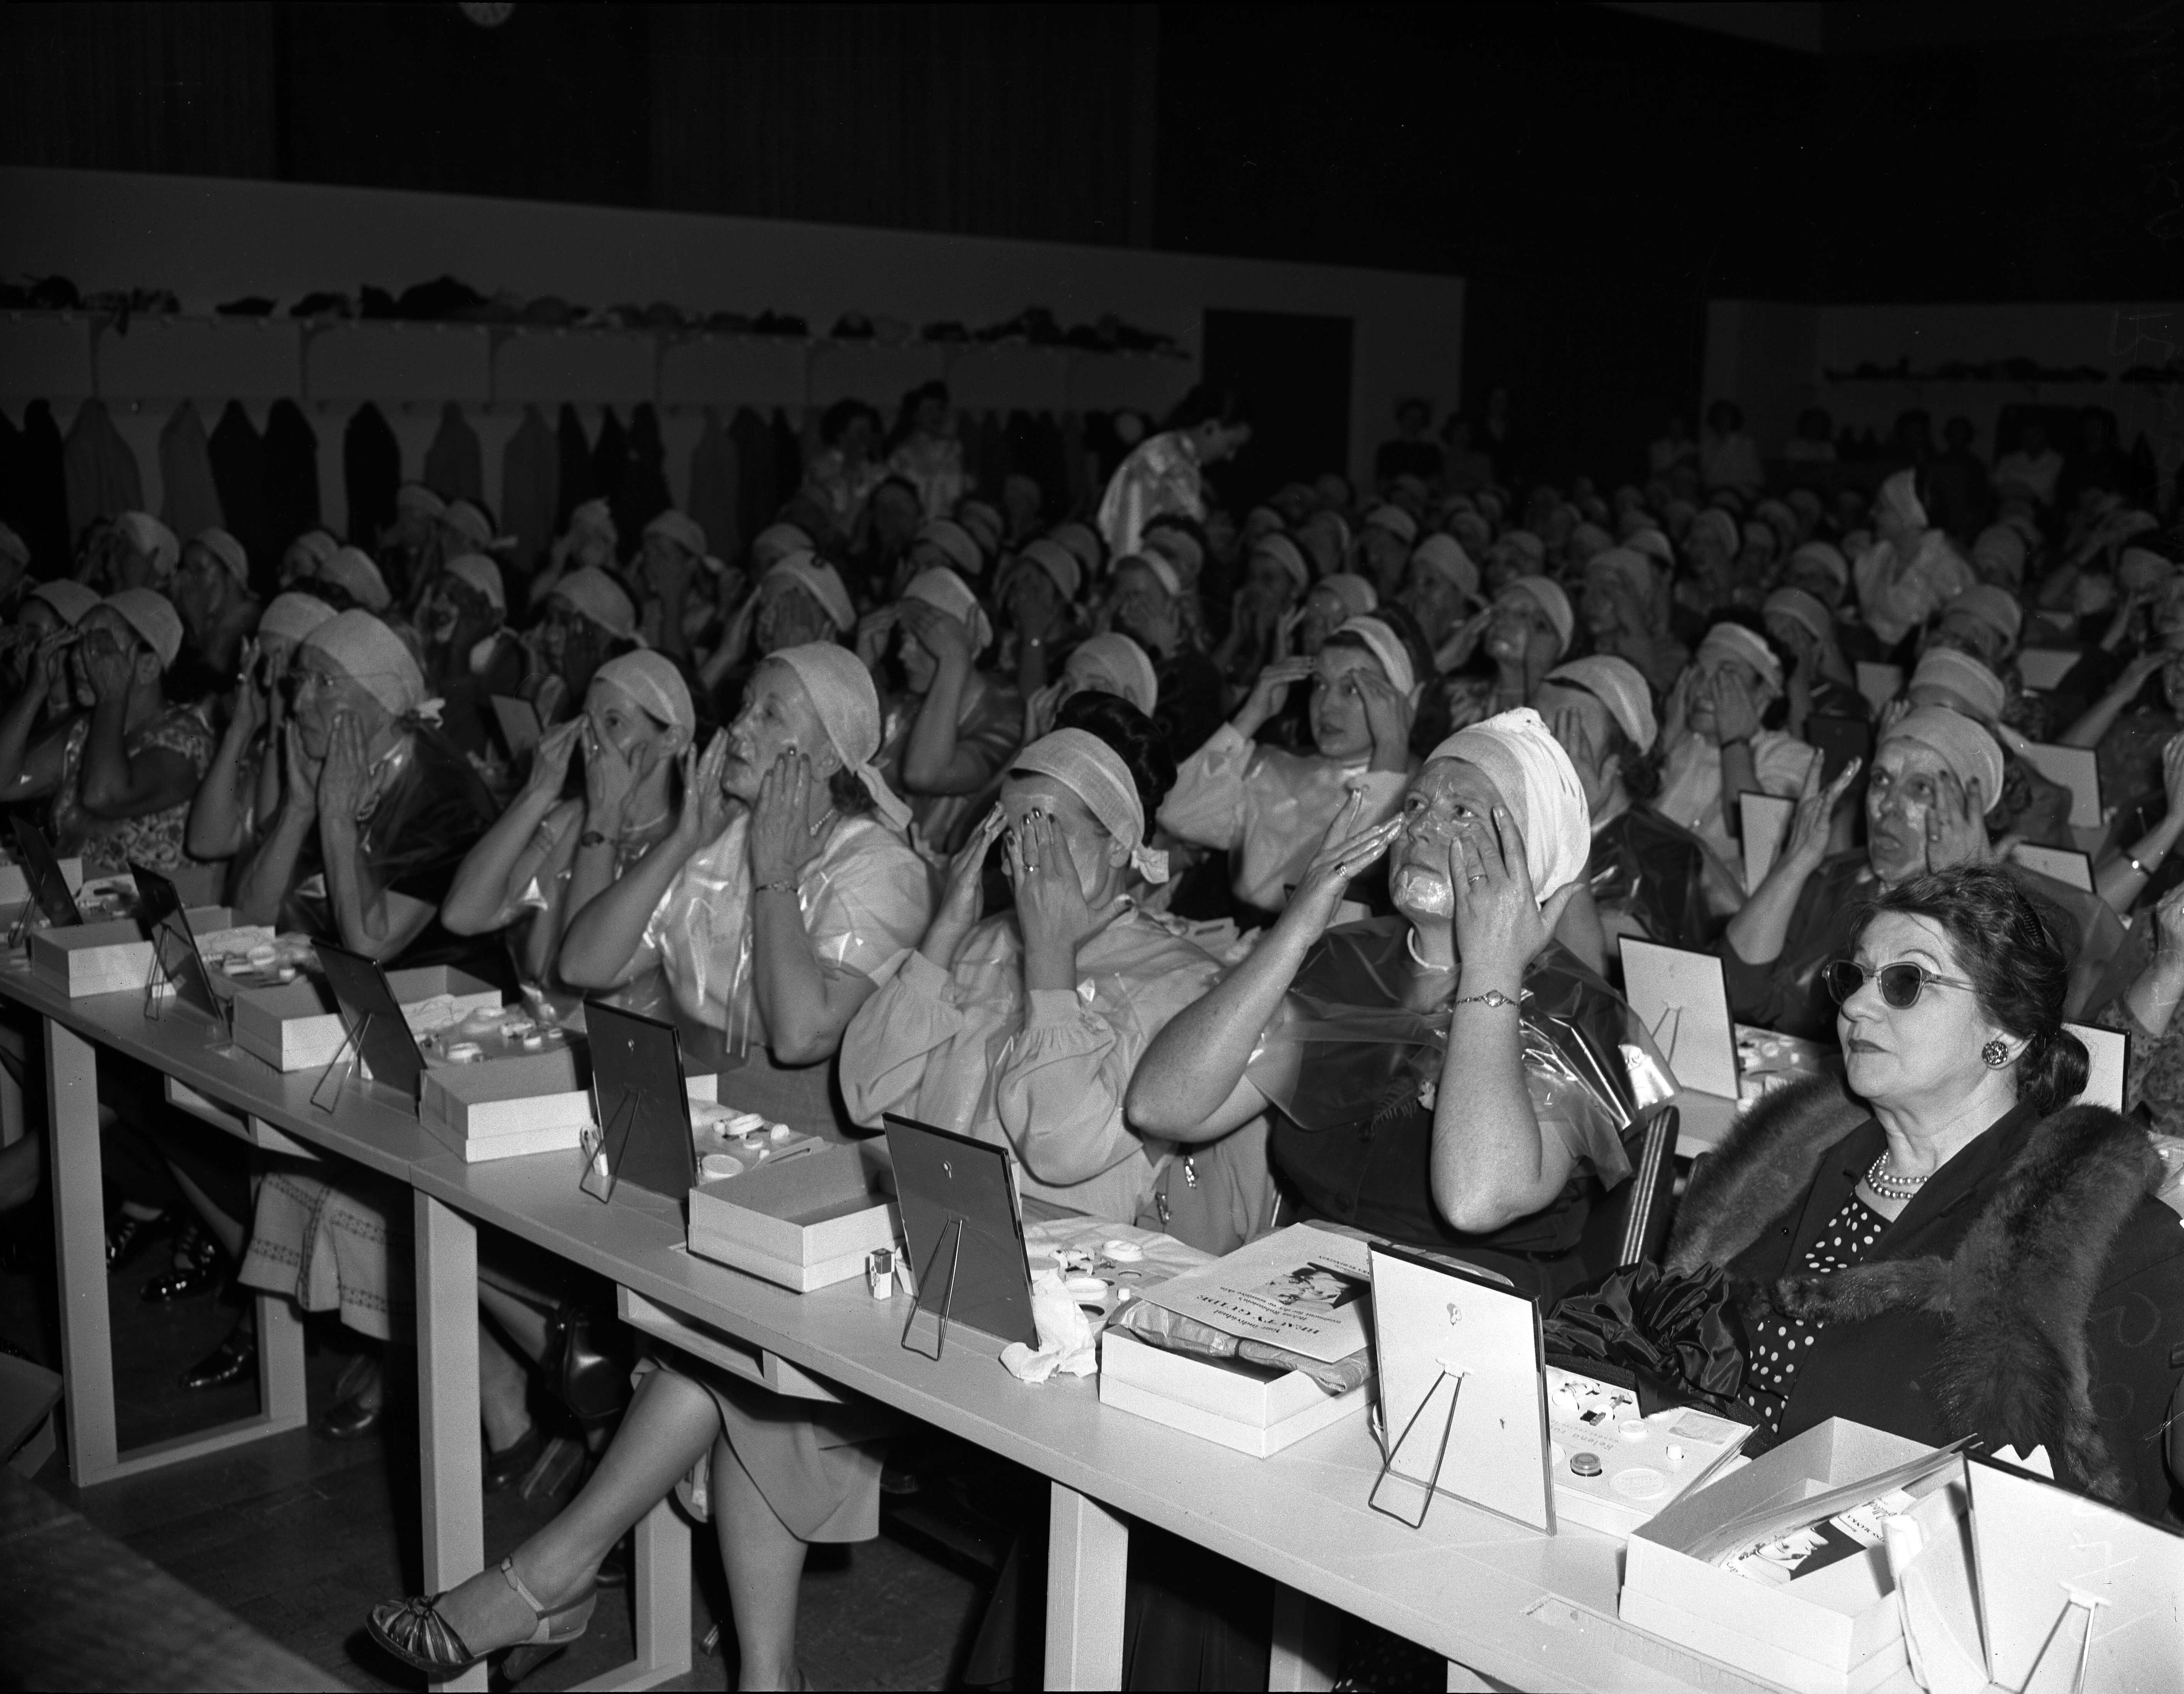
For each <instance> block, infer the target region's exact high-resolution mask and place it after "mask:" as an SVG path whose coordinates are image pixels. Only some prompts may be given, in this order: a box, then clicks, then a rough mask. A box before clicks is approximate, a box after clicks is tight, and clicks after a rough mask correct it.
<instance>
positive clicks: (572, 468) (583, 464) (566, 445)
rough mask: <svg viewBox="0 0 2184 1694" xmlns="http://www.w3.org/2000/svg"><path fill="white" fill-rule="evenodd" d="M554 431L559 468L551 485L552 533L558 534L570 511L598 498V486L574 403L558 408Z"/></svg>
mask: <svg viewBox="0 0 2184 1694" xmlns="http://www.w3.org/2000/svg"><path fill="white" fill-rule="evenodd" d="M554 435H555V436H556V437H557V438H558V439H559V440H560V462H561V470H560V476H559V477H558V478H557V479H556V481H555V483H554V534H556V535H559V534H560V532H562V531H563V530H565V529H566V528H567V527H569V514H570V513H571V512H572V511H574V510H577V507H578V506H581V505H582V504H583V503H584V502H585V501H586V500H590V499H597V498H598V497H599V487H598V484H597V483H595V482H593V480H592V443H591V437H588V436H587V435H586V434H585V433H584V421H583V419H582V417H581V416H579V415H577V409H576V408H575V407H574V406H571V405H564V406H563V407H562V408H561V415H560V420H559V421H558V422H557V424H556V425H555V427H554Z"/></svg>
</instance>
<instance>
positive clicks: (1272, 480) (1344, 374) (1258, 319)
mask: <svg viewBox="0 0 2184 1694" xmlns="http://www.w3.org/2000/svg"><path fill="white" fill-rule="evenodd" d="M1353 328H1354V326H1353V324H1352V322H1351V320H1350V319H1348V318H1325V317H1318V316H1310V315H1306V314H1303V313H1301V312H1229V311H1217V310H1214V309H1212V308H1210V307H1209V308H1208V309H1207V310H1206V342H1205V346H1206V365H1205V376H1206V382H1208V383H1209V384H1210V385H1211V386H1212V387H1216V388H1223V389H1226V390H1227V391H1228V392H1229V393H1232V394H1234V396H1235V397H1236V400H1237V404H1238V406H1239V408H1240V412H1241V415H1242V416H1243V417H1244V419H1245V421H1246V422H1248V423H1249V424H1250V425H1251V444H1250V445H1249V446H1247V447H1246V448H1245V449H1244V450H1243V452H1242V453H1240V454H1238V455H1237V456H1236V457H1235V458H1234V460H1230V461H1229V463H1227V464H1225V465H1219V466H1217V467H1216V468H1215V470H1214V471H1213V473H1212V480H1213V482H1214V483H1215V485H1216V486H1217V488H1219V489H1220V491H1221V497H1222V499H1223V503H1224V504H1227V505H1228V506H1229V509H1230V510H1232V511H1234V512H1238V513H1241V512H1242V511H1243V510H1244V509H1245V507H1247V506H1251V505H1253V504H1256V503H1257V502H1258V501H1261V500H1263V499H1266V497H1267V496H1268V495H1269V494H1271V493H1273V492H1274V490H1275V489H1277V488H1280V487H1281V486H1282V484H1284V482H1310V481H1311V480H1312V478H1313V477H1315V476H1323V475H1324V474H1325V473H1326V472H1328V471H1340V472H1341V473H1342V474H1343V475H1345V476H1347V475H1349V473H1350V342H1351V332H1352V330H1353Z"/></svg>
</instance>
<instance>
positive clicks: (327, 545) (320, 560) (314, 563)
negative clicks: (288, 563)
mask: <svg viewBox="0 0 2184 1694" xmlns="http://www.w3.org/2000/svg"><path fill="white" fill-rule="evenodd" d="M340 550H341V543H339V542H338V541H336V540H335V539H334V538H333V537H332V536H331V535H330V534H328V533H327V532H326V531H325V530H323V529H307V530H305V531H304V532H303V533H302V534H301V535H299V536H298V537H297V538H295V539H294V540H293V541H292V542H290V543H288V554H298V553H300V554H303V555H304V559H305V560H308V561H309V565H308V566H307V568H306V571H305V574H306V575H309V573H310V572H311V571H316V570H317V569H318V568H319V566H321V565H323V564H325V563H326V560H329V559H331V558H332V557H333V556H334V554H336V553H337V552H339V551H340ZM288 554H283V555H282V556H283V557H284V558H285V557H287V556H288Z"/></svg>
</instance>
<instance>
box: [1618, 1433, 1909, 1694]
mask: <svg viewBox="0 0 2184 1694" xmlns="http://www.w3.org/2000/svg"><path fill="white" fill-rule="evenodd" d="M1931 1451H1932V1449H1931V1448H1929V1447H1926V1446H1922V1445H1920V1444H1919V1442H1917V1441H1909V1440H1904V1439H1903V1437H1902V1436H1901V1435H1890V1434H1888V1433H1887V1432H1886V1431H1885V1430H1881V1429H1867V1428H1866V1427H1865V1426H1864V1424H1853V1423H1851V1422H1850V1421H1849V1420H1848V1419H1847V1418H1830V1419H1829V1420H1828V1421H1827V1422H1826V1423H1825V1424H1821V1425H1820V1426H1819V1428H1818V1429H1808V1430H1807V1431H1806V1432H1805V1433H1804V1434H1803V1435H1798V1436H1795V1437H1793V1438H1792V1439H1791V1440H1787V1441H1785V1442H1784V1443H1783V1444H1782V1445H1781V1446H1779V1447H1776V1448H1775V1450H1774V1451H1773V1452H1769V1453H1765V1454H1763V1455H1762V1456H1761V1457H1758V1458H1757V1459H1755V1460H1753V1461H1752V1463H1750V1464H1748V1465H1746V1466H1745V1467H1744V1468H1741V1469H1740V1470H1737V1471H1735V1472H1733V1473H1731V1474H1730V1475H1727V1476H1724V1477H1723V1478H1721V1479H1719V1481H1716V1482H1714V1483H1713V1484H1711V1485H1708V1486H1707V1487H1705V1488H1702V1489H1700V1490H1699V1491H1697V1493H1695V1494H1688V1495H1685V1496H1684V1497H1683V1498H1682V1499H1680V1500H1679V1501H1677V1502H1675V1503H1674V1505H1672V1506H1670V1507H1668V1508H1667V1509H1666V1510H1665V1511H1663V1512H1662V1513H1660V1515H1659V1516H1658V1517H1657V1518H1654V1519H1653V1521H1652V1523H1650V1524H1646V1525H1644V1526H1643V1527H1642V1528H1641V1529H1638V1530H1634V1531H1633V1532H1632V1533H1631V1535H1630V1540H1629V1541H1627V1542H1625V1543H1624V1567H1623V1598H1622V1605H1621V1614H1622V1617H1623V1619H1624V1622H1625V1623H1630V1624H1637V1625H1638V1626H1639V1627H1640V1628H1641V1629H1646V1630H1652V1632H1653V1633H1654V1634H1656V1635H1663V1636H1666V1637H1667V1638H1668V1639H1669V1640H1670V1641H1675V1642H1678V1643H1679V1644H1680V1645H1682V1646H1684V1647H1691V1648H1692V1649H1693V1650H1694V1651H1696V1652H1702V1653H1706V1654H1708V1655H1709V1656H1710V1657H1712V1658H1718V1659H1720V1660H1722V1661H1723V1662H1724V1663H1728V1664H1732V1665H1735V1666H1736V1668H1737V1669H1740V1670H1744V1671H1748V1672H1750V1673H1751V1674H1753V1675H1755V1676H1759V1677H1763V1678H1764V1679H1765V1680H1768V1681H1769V1682H1774V1683H1777V1684H1780V1686H1783V1687H1785V1688H1791V1689H1795V1690H1797V1694H1870V1691H1871V1690H1873V1689H1875V1688H1877V1687H1879V1686H1880V1685H1881V1684H1882V1683H1884V1682H1886V1680H1888V1679H1889V1678H1890V1677H1892V1676H1893V1675H1895V1674H1897V1672H1899V1671H1903V1670H1905V1669H1908V1665H1909V1662H1910V1661H1909V1658H1908V1654H1907V1653H1906V1651H1905V1649H1904V1646H1903V1614H1902V1610H1901V1608H1899V1607H1898V1606H1897V1602H1896V1597H1895V1591H1894V1587H1893V1585H1892V1583H1891V1581H1890V1580H1889V1575H1888V1561H1887V1557H1886V1554H1885V1553H1884V1552H1882V1551H1881V1549H1880V1548H1879V1547H1875V1548H1873V1549H1872V1550H1871V1551H1870V1552H1868V1553H1867V1554H1865V1555H1864V1557H1858V1558H1849V1559H1844V1560H1842V1561H1841V1563H1836V1564H1831V1565H1829V1566H1828V1567H1827V1568H1826V1569H1823V1570H1819V1571H1817V1572H1815V1573H1814V1574H1812V1575H1810V1576H1802V1577H1799V1578H1798V1579H1797V1580H1796V1581H1794V1582H1791V1583H1787V1584H1786V1585H1782V1586H1780V1587H1774V1586H1770V1585H1767V1584H1765V1583H1761V1582H1756V1581H1754V1580H1752V1579H1751V1578H1749V1577H1744V1576H1739V1575H1737V1574H1735V1573H1734V1572H1731V1571H1728V1570H1724V1569H1721V1568H1720V1567H1719V1565H1717V1564H1713V1563H1707V1562H1704V1561H1702V1560H1700V1559H1697V1558H1694V1557H1691V1554H1690V1553H1688V1552H1685V1551H1684V1549H1685V1547H1687V1546H1692V1545H1695V1544H1696V1543H1697V1541H1699V1540H1700V1539H1701V1538H1702V1537H1704V1536H1705V1535H1708V1534H1709V1533H1711V1532H1712V1531H1713V1530H1716V1529H1717V1528H1719V1526H1720V1525H1721V1524H1723V1523H1724V1521H1726V1520H1727V1519H1730V1518H1735V1517H1737V1516H1739V1515H1740V1514H1741V1513H1746V1512H1748V1511H1751V1510H1753V1509H1756V1508H1758V1507H1763V1506H1767V1505H1770V1504H1782V1505H1790V1504H1794V1503H1795V1502H1797V1501H1800V1500H1808V1499H1811V1498H1814V1496H1818V1495H1821V1494H1825V1493H1826V1492H1828V1491H1830V1490H1831V1489H1834V1488H1837V1487H1841V1486H1844V1485H1848V1484H1850V1483H1853V1482H1855V1481H1857V1480H1858V1479H1859V1478H1861V1477H1865V1476H1878V1475H1880V1474H1883V1473H1884V1472H1886V1471H1887V1470H1889V1469H1891V1468H1893V1467H1895V1466H1897V1465H1900V1464H1903V1463H1907V1462H1908V1461H1910V1460H1912V1459H1915V1458H1917V1457H1919V1456H1920V1455H1921V1454H1924V1453H1927V1452H1931Z"/></svg>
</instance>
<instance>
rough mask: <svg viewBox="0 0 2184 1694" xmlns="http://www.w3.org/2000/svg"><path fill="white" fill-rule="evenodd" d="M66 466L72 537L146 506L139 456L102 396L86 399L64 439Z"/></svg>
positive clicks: (70, 533)
mask: <svg viewBox="0 0 2184 1694" xmlns="http://www.w3.org/2000/svg"><path fill="white" fill-rule="evenodd" d="M61 464H62V467H63V471H64V476H65V478H66V487H67V489H68V522H69V535H70V539H71V540H74V539H75V538H78V537H81V535H82V534H83V532H84V531H85V530H86V528H87V527H90V525H91V524H92V522H93V521H95V520H97V519H98V518H103V517H113V516H114V515H117V514H119V513H121V512H136V511H142V510H144V477H143V473H142V471H139V470H138V469H137V465H136V454H134V453H132V452H131V451H130V450H129V443H127V442H125V441H124V440H123V439H122V438H121V432H120V430H118V429H116V428H114V420H113V419H112V418H110V417H109V416H108V415H107V412H106V404H105V402H104V401H103V400H86V401H85V402H84V403H83V404H82V405H81V406H80V407H78V408H77V409H76V415H75V422H74V423H72V424H70V426H69V432H68V439H67V441H66V442H64V443H62V447H61Z"/></svg>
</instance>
